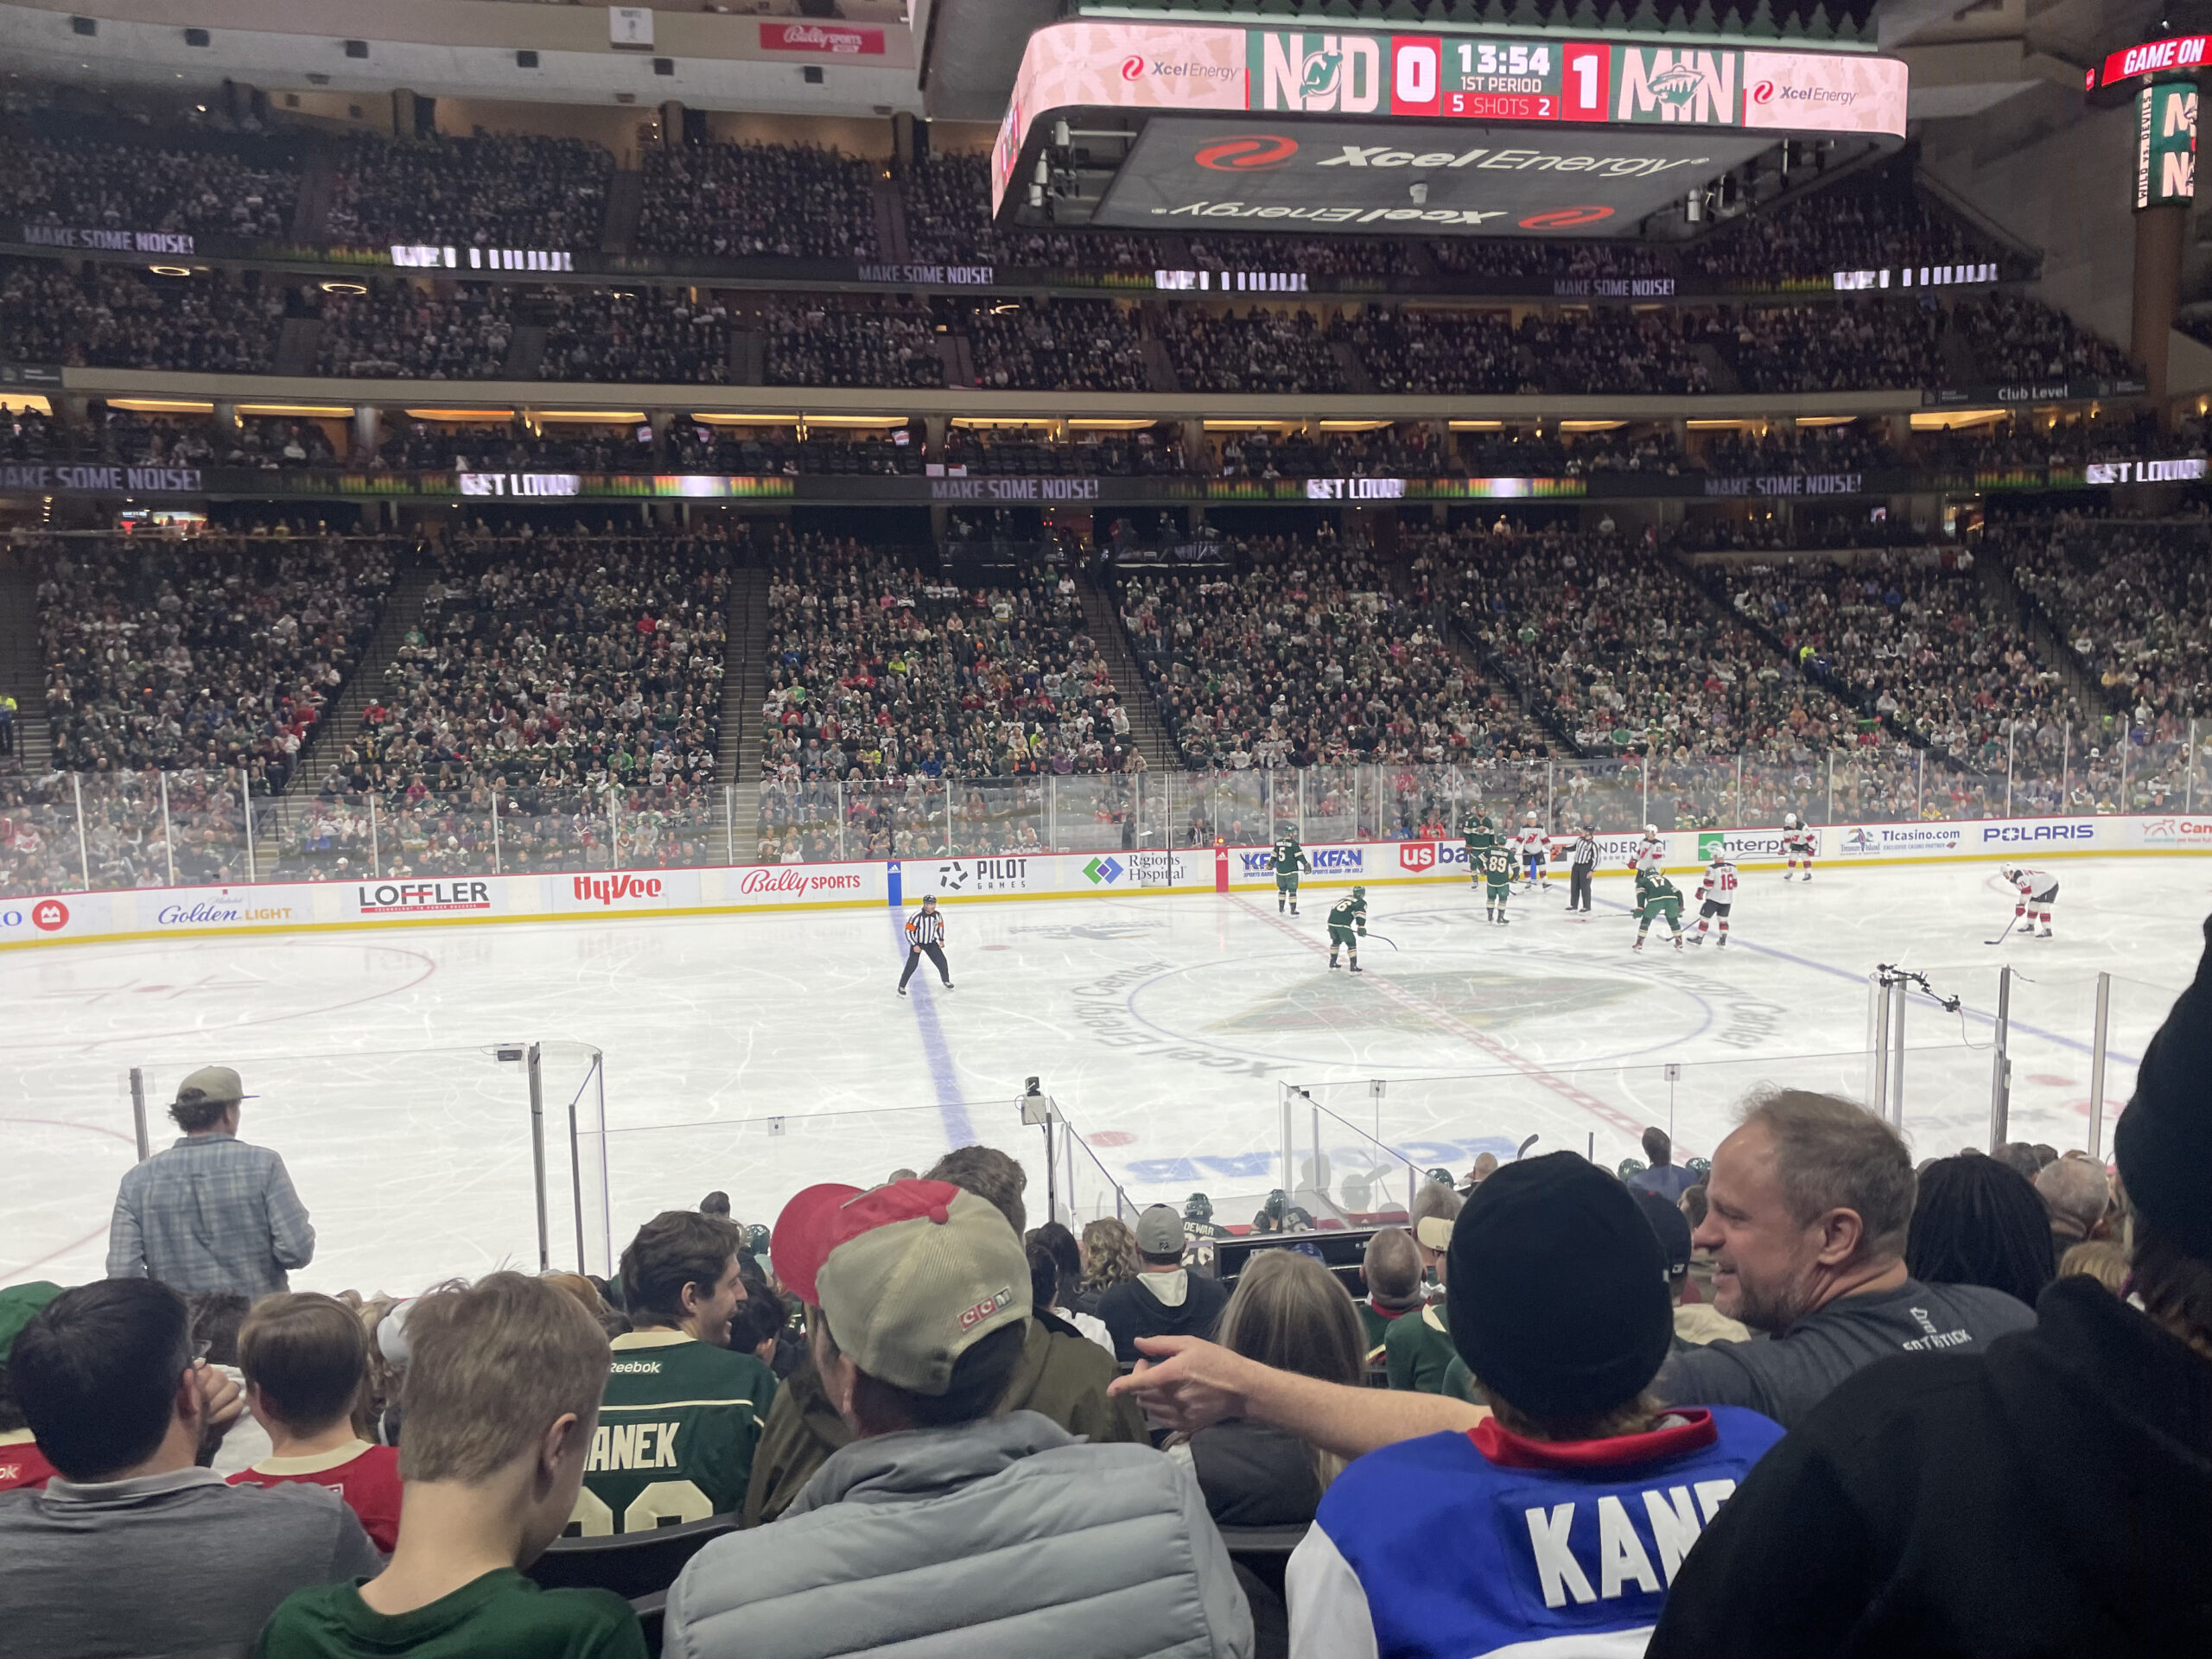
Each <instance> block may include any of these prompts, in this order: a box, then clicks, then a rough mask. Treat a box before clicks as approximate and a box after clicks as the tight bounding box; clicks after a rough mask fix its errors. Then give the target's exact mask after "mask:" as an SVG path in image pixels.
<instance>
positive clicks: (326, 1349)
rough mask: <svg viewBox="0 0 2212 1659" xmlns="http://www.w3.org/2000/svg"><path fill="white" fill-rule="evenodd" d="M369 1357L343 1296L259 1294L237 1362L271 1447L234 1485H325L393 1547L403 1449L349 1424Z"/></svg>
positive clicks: (381, 1544) (241, 1333)
mask: <svg viewBox="0 0 2212 1659" xmlns="http://www.w3.org/2000/svg"><path fill="white" fill-rule="evenodd" d="M368 1366H369V1344H368V1338H367V1337H366V1335H365V1334H364V1332H362V1330H361V1321H360V1319H359V1317H358V1316H356V1315H355V1313H354V1312H353V1309H352V1308H350V1307H348V1306H346V1304H345V1303H343V1302H341V1301H340V1300H337V1298H335V1297H333V1296H320V1295H315V1294H309V1293H307V1292H294V1291H285V1292H281V1293H279V1294H277V1295H274V1296H264V1297H263V1298H262V1299H261V1300H260V1301H258V1302H257V1303H255V1304H254V1306H253V1309H252V1311H251V1313H248V1314H247V1315H246V1316H245V1324H244V1325H240V1326H239V1327H238V1369H239V1370H240V1371H242V1372H244V1373H245V1399H246V1404H247V1406H248V1407H249V1408H251V1410H252V1412H253V1415H254V1419H255V1421H257V1422H258V1423H260V1425H261V1426H262V1427H264V1428H265V1429H267V1430H268V1431H269V1455H268V1456H267V1457H265V1458H264V1459H261V1460H260V1461H259V1462H257V1463H255V1464H253V1465H251V1466H249V1467H248V1468H246V1469H245V1470H243V1471H240V1472H239V1473H238V1474H235V1475H232V1477H231V1484H232V1485H233V1486H276V1485H280V1484H283V1483H284V1482H286V1481H309V1482H312V1483H313V1484H315V1485H317V1486H327V1487H329V1488H330V1489H331V1490H332V1491H334V1492H336V1493H337V1494H338V1496H339V1497H342V1498H344V1499H345V1500H346V1508H348V1509H350V1510H353V1513H354V1514H355V1515H357V1516H359V1517H360V1520H361V1530H362V1531H364V1532H365V1533H367V1534H368V1535H369V1541H370V1542H371V1543H372V1544H374V1545H375V1546H376V1547H377V1548H378V1549H379V1550H381V1551H383V1552H384V1554H387V1555H389V1554H391V1549H392V1546H393V1545H394V1544H395V1543H397V1541H398V1540H399V1453H398V1452H396V1451H394V1450H393V1449H392V1448H391V1447H390V1446H372V1445H371V1444H370V1443H369V1442H368V1441H366V1440H363V1439H361V1438H360V1436H359V1435H358V1434H356V1433H354V1432H353V1407H354V1404H355V1402H358V1401H359V1398H360V1394H361V1383H362V1380H363V1379H364V1378H365V1376H367V1374H368Z"/></svg>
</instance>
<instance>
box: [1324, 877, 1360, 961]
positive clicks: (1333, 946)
mask: <svg viewBox="0 0 2212 1659" xmlns="http://www.w3.org/2000/svg"><path fill="white" fill-rule="evenodd" d="M1366 932H1367V889H1366V888H1365V887H1354V888H1353V889H1352V890H1351V896H1350V897H1349V898H1344V899H1338V900H1337V902H1336V903H1335V904H1333V905H1331V906H1329V969H1330V971H1331V972H1332V973H1333V972H1335V971H1336V966H1337V950H1338V947H1339V946H1342V947H1343V948H1344V950H1348V951H1350V952H1351V970H1352V972H1354V973H1355V974H1356V973H1358V972H1359V971H1360V966H1359V940H1360V938H1363V937H1364V936H1365V934H1366Z"/></svg>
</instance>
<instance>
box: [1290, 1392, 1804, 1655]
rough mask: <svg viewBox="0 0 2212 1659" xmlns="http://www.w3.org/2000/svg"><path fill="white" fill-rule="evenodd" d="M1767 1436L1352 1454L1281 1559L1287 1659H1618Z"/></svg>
mask: <svg viewBox="0 0 2212 1659" xmlns="http://www.w3.org/2000/svg"><path fill="white" fill-rule="evenodd" d="M1782 1433H1783V1431H1782V1427H1781V1425H1780V1424H1778V1423H1776V1422H1774V1421H1771V1420H1770V1419H1768V1418H1765V1417H1762V1416H1760V1415H1759V1414H1758V1413H1757V1412H1755V1411H1745V1410H1744V1409H1742V1408H1740V1407H1736V1406H1715V1407H1713V1408H1710V1409H1697V1410H1680V1411H1675V1412H1672V1413H1670V1414H1669V1416H1668V1418H1667V1420H1666V1426H1665V1427H1660V1428H1656V1429H1654V1430H1653V1431H1651V1432H1650V1433H1647V1434H1630V1435H1624V1436H1622V1437H1621V1438H1619V1439H1617V1440H1576V1441H1561V1442H1545V1441H1540V1440H1523V1439H1522V1437H1521V1436H1519V1435H1517V1434H1513V1433H1509V1432H1507V1431H1506V1430H1505V1429H1503V1428H1501V1427H1499V1426H1498V1424H1497V1421H1496V1420H1495V1419H1491V1420H1488V1421H1484V1422H1483V1423H1481V1424H1480V1425H1478V1427H1476V1428H1474V1429H1473V1430H1472V1431H1471V1432H1470V1433H1465V1434H1430V1435H1427V1436H1424V1437H1423V1438H1421V1439H1420V1440H1406V1441H1402V1442H1401V1443H1400V1444H1398V1445H1396V1446H1385V1447H1383V1450H1381V1451H1379V1452H1370V1454H1369V1455H1368V1456H1366V1457H1363V1458H1362V1459H1359V1460H1358V1461H1357V1462H1356V1463H1354V1464H1353V1465H1351V1467H1350V1468H1348V1469H1346V1470H1345V1471H1344V1473H1343V1474H1342V1475H1340V1476H1338V1478H1337V1481H1336V1484H1334V1485H1332V1486H1331V1487H1330V1488H1329V1491H1328V1495H1327V1496H1326V1497H1324V1498H1323V1499H1322V1500H1321V1510H1320V1514H1319V1516H1318V1517H1317V1518H1316V1520H1315V1522H1314V1524H1313V1530H1312V1531H1311V1532H1309V1533H1307V1534H1306V1539H1305V1541H1304V1542H1302V1543H1301V1544H1300V1545H1299V1547H1298V1549H1297V1551H1296V1553H1294V1554H1293V1555H1292V1556H1291V1558H1290V1564H1289V1568H1288V1571H1287V1573H1286V1574H1285V1583H1284V1588H1285V1590H1286V1591H1287V1599H1288V1600H1289V1604H1290V1651H1291V1659H1479V1656H1482V1655H1485V1654H1500V1653H1510V1654H1511V1655H1512V1656H1514V1659H1536V1656H1542V1659H1632V1656H1637V1655H1641V1654H1642V1653H1643V1649H1644V1645H1645V1643H1647V1642H1648V1641H1649V1639H1650V1636H1651V1629H1652V1626H1653V1625H1655V1624H1657V1623H1658V1622H1659V1611H1660V1609H1661V1607H1662V1606H1663V1605H1665V1602H1666V1597H1667V1586H1669V1584H1671V1583H1672V1582H1673V1581H1674V1577H1675V1570H1676V1569H1677V1568H1678V1567H1681V1563H1682V1558H1683V1556H1685V1555H1687V1554H1688V1553H1689V1549H1690V1546H1691V1545H1692V1544H1694V1543H1695V1542H1696V1541H1697V1538H1698V1535H1699V1533H1700V1532H1701V1531H1703V1530H1704V1529H1705V1528H1706V1527H1707V1525H1708V1524H1710V1522H1712V1520H1713V1516H1714V1514H1715V1513H1716V1512H1717V1511H1718V1510H1719V1508H1720V1505H1721V1504H1722V1503H1724V1502H1725V1501H1726V1499H1727V1497H1729V1495H1730V1494H1731V1493H1732V1492H1733V1491H1735V1490H1736V1487H1737V1484H1738V1482H1740V1481H1741V1480H1742V1479H1743V1478H1744V1475H1745V1471H1747V1470H1749V1469H1750V1468H1751V1465H1753V1464H1754V1463H1757V1462H1758V1460H1759V1458H1760V1457H1761V1455H1762V1454H1764V1452H1765V1451H1766V1449H1767V1448H1768V1447H1769V1446H1772V1445H1773V1444H1774V1443H1775V1442H1776V1441H1777V1440H1780V1439H1781V1438H1782Z"/></svg>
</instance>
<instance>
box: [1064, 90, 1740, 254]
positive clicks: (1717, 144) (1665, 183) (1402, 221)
mask: <svg viewBox="0 0 2212 1659" xmlns="http://www.w3.org/2000/svg"><path fill="white" fill-rule="evenodd" d="M1444 137H1449V138H1450V139H1451V141H1452V148H1450V149H1445V148H1444V147H1443V144H1442V143H1441V140H1442V139H1443V138H1444ZM1769 143H1770V141H1769V140H1768V139H1765V138H1763V137H1757V138H1754V137H1731V136H1729V135H1728V134H1726V133H1725V132H1705V131H1700V132H1677V131H1670V130H1667V129H1665V128H1657V129H1652V128H1638V129H1635V130H1621V129H1618V128H1606V127H1589V126H1581V127H1567V128H1555V129H1553V130H1541V129H1539V130H1533V131H1532V130H1529V129H1528V128H1526V127H1491V126H1467V127H1462V128H1458V129H1455V130H1453V131H1452V132H1451V133H1449V134H1448V135H1446V134H1439V133H1438V132H1436V131H1435V130H1433V129H1430V128H1418V127H1412V126H1405V125H1397V124H1391V125H1379V124H1378V125H1363V124H1354V123H1351V122H1349V121H1302V122H1300V123H1298V124H1296V125H1295V126H1290V125H1287V124H1286V125H1284V126H1282V127H1280V128H1274V129H1269V128H1256V127H1255V128H1249V129H1248V128H1244V127H1241V126H1240V127H1237V128H1235V129H1233V130H1231V129H1225V128H1224V127H1223V126H1222V125H1221V124H1219V123H1217V122H1212V121H1201V120H1197V119H1193V118H1187V117H1179V116H1168V117H1164V118H1155V119H1154V120H1152V121H1149V122H1147V124H1145V128H1144V130H1143V132H1142V133H1141V134H1140V135H1139V136H1138V138H1137V142H1136V146H1135V149H1134V150H1133V151H1132V153H1131V154H1130V156H1129V159H1128V162H1126V163H1125V164H1124V165H1123V166H1122V168H1121V170H1120V171H1119V172H1118V173H1116V175H1115V176H1114V181H1113V183H1112V185H1111V186H1110V187H1109V188H1108V190H1107V192H1106V195H1105V197H1104V199H1103V200H1102V201H1101V202H1100V203H1099V205H1098V209H1097V211H1096V213H1093V214H1092V215H1091V219H1090V222H1091V223H1092V224H1094V225H1098V226H1112V227H1114V228H1116V229H1129V230H1153V231H1160V230H1167V231H1187V230H1197V229H1223V228H1230V229H1247V230H1277V231H1289V230H1298V231H1306V230H1338V231H1357V232H1363V233H1365V234H1368V235H1372V234H1374V233H1375V232H1377V231H1394V230H1395V231H1407V230H1416V229H1417V230H1419V231H1420V232H1422V233H1423V234H1424V235H1432V234H1445V235H1456V234H1470V233H1471V234H1475V235H1483V234H1490V235H1502V234H1511V235H1515V236H1545V235H1553V236H1571V237H1592V236H1628V235H1633V234H1634V233H1635V232H1636V230H1637V226H1638V225H1639V224H1640V223H1641V222H1642V220H1643V218H1644V216H1645V215H1646V214H1649V213H1654V212H1656V211H1657V210H1658V209H1659V208H1661V207H1664V206H1666V205H1668V204H1669V203H1671V202H1674V201H1676V200H1680V199H1681V196H1682V194H1683V193H1684V191H1685V190H1686V189H1687V188H1688V185H1689V183H1690V182H1691V181H1694V180H1703V179H1707V178H1710V177H1712V176H1713V174H1715V173H1717V172H1724V171H1726V169H1727V168H1732V167H1734V166H1737V165H1738V164H1739V163H1741V162H1747V161H1749V160H1750V159H1751V157H1752V156H1756V155H1758V153H1759V152H1760V151H1761V150H1763V149H1766V148H1767V146H1768V144H1769Z"/></svg>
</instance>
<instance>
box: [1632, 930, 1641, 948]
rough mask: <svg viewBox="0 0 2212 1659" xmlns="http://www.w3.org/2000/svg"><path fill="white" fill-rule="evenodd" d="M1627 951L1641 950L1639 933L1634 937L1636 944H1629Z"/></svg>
mask: <svg viewBox="0 0 2212 1659" xmlns="http://www.w3.org/2000/svg"><path fill="white" fill-rule="evenodd" d="M1629 949H1630V950H1643V934H1641V933H1639V934H1637V936H1636V943H1635V944H1631V945H1630V946H1629Z"/></svg>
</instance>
